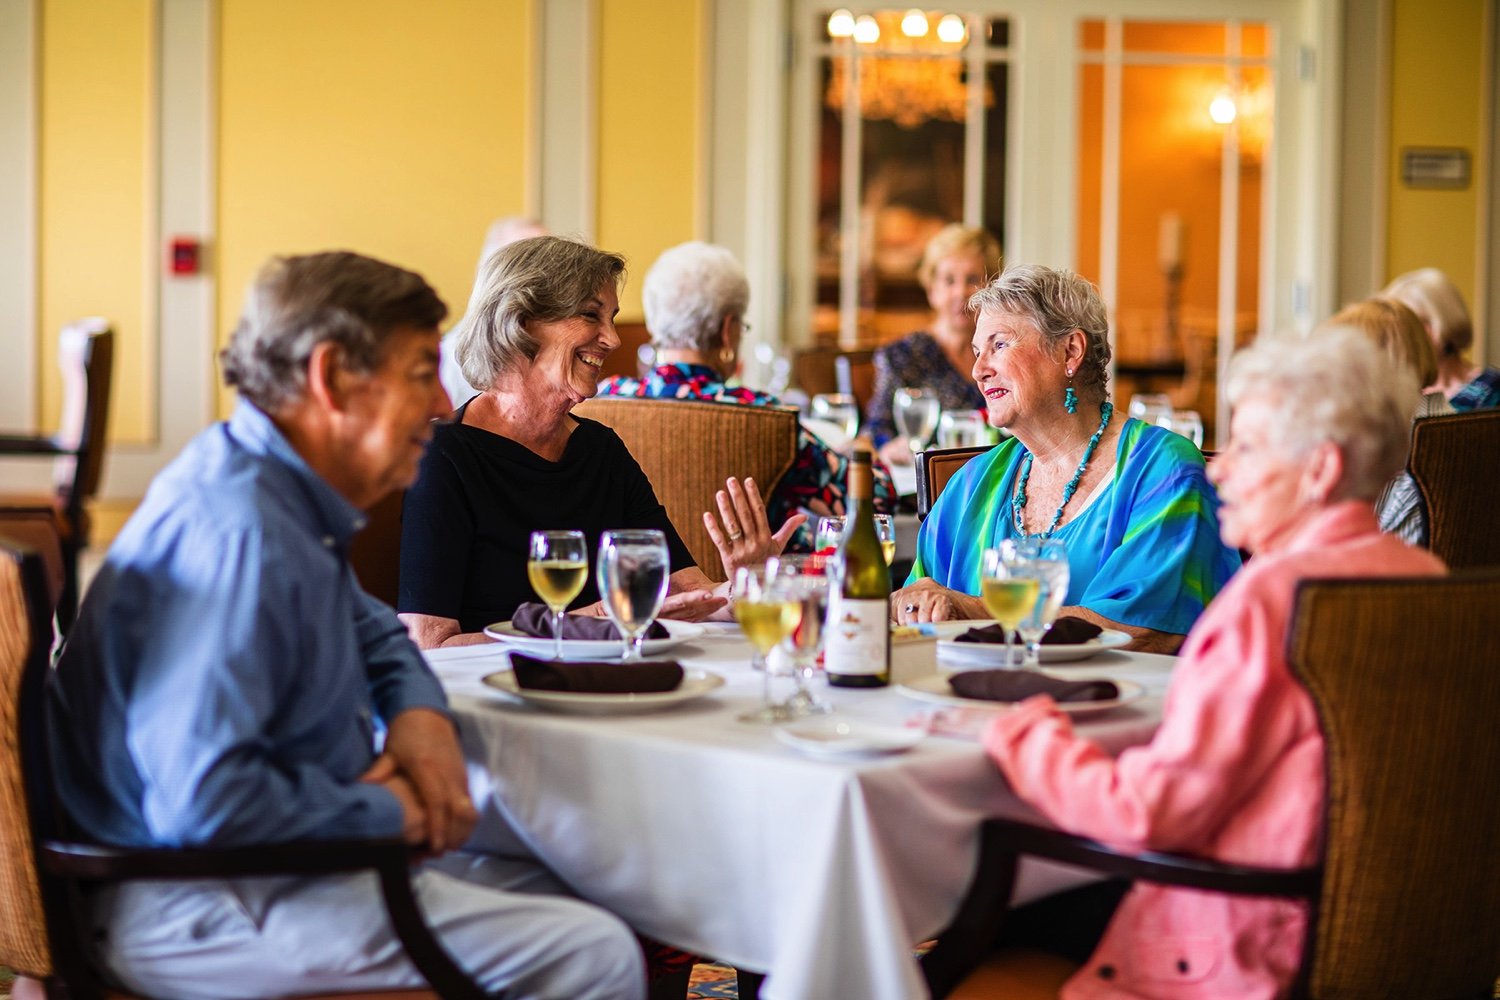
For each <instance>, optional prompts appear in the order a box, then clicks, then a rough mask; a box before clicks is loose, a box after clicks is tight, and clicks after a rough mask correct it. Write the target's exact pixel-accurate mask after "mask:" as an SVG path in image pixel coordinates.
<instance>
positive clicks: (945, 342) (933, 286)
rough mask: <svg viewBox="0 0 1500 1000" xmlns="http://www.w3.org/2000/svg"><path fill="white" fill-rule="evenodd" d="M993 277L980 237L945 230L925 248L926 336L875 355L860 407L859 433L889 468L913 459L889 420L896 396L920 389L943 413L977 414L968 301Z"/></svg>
mask: <svg viewBox="0 0 1500 1000" xmlns="http://www.w3.org/2000/svg"><path fill="white" fill-rule="evenodd" d="M998 273H1000V244H999V243H998V242H997V241H996V240H995V238H994V237H993V236H991V235H990V234H989V233H987V232H985V231H984V230H983V229H965V228H964V227H963V226H961V225H959V224H958V223H956V222H955V223H953V224H951V225H948V226H944V227H943V228H942V229H941V230H939V231H938V233H937V235H935V236H934V237H933V238H932V239H931V240H929V241H928V243H927V249H926V251H925V252H924V253H923V254H922V263H921V264H920V265H918V267H917V280H918V281H920V282H921V283H922V288H923V289H924V290H925V291H926V292H927V302H928V304H929V305H931V306H932V325H931V328H930V329H927V330H919V331H917V332H916V333H911V334H907V335H906V336H905V337H902V338H901V339H900V340H897V341H895V342H893V343H890V344H886V345H885V346H884V347H882V348H880V349H879V350H878V351H876V352H875V388H874V391H873V392H871V394H870V401H869V402H868V403H867V404H866V405H865V430H866V432H867V433H868V434H869V435H870V438H871V440H872V441H873V442H874V444H875V447H876V448H877V449H878V450H879V457H880V460H881V461H883V462H885V463H887V464H889V465H910V464H911V463H912V452H911V448H910V446H909V445H908V444H907V441H906V438H904V437H901V436H900V429H899V428H898V427H897V426H896V423H895V415H894V412H893V406H894V400H895V396H896V390H897V389H900V388H902V387H903V386H912V387H917V386H921V387H925V388H927V389H931V390H932V391H933V392H936V393H937V396H938V401H939V402H940V403H942V406H943V409H945V410H978V409H982V408H983V407H984V405H985V402H984V397H983V396H982V395H980V393H979V390H978V389H976V388H975V386H974V380H973V379H972V378H970V377H969V364H970V355H969V351H970V341H971V340H973V337H974V316H973V314H972V313H970V312H969V296H971V295H973V294H974V293H975V292H976V291H978V290H979V289H980V288H982V287H983V286H984V283H985V281H986V280H988V279H989V278H990V277H991V276H992V275H995V274H998Z"/></svg>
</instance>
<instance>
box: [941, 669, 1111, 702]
mask: <svg viewBox="0 0 1500 1000" xmlns="http://www.w3.org/2000/svg"><path fill="white" fill-rule="evenodd" d="M948 686H949V687H951V688H953V693H954V694H956V695H958V696H959V697H960V698H978V699H979V700H981V701H1024V700H1025V699H1027V698H1030V697H1031V696H1032V695H1034V694H1050V695H1051V696H1052V700H1053V701H1060V702H1061V701H1109V700H1110V699H1112V698H1118V697H1119V696H1120V688H1119V686H1118V685H1117V684H1115V682H1114V681H1106V680H1094V681H1065V680H1059V679H1058V678H1056V677H1048V676H1047V675H1046V674H1039V673H1036V672H1035V671H1031V670H966V671H964V672H963V673H960V674H954V675H953V676H952V677H949V678H948Z"/></svg>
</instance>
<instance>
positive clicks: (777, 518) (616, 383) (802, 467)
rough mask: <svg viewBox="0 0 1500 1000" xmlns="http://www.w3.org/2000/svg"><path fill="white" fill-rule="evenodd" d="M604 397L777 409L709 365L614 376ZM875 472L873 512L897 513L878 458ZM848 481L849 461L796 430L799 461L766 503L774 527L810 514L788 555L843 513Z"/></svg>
mask: <svg viewBox="0 0 1500 1000" xmlns="http://www.w3.org/2000/svg"><path fill="white" fill-rule="evenodd" d="M599 395H601V396H635V397H644V398H647V399H691V400H697V401H699V402H707V403H736V404H739V405H742V406H776V405H778V403H777V399H776V397H775V396H772V395H771V394H770V393H765V392H759V391H757V390H755V389H746V388H744V387H742V386H729V385H725V384H724V381H723V379H722V378H720V377H719V373H718V372H716V371H714V370H713V369H712V368H709V367H707V366H706V365H690V364H669V365H660V366H659V367H657V368H656V369H655V370H653V371H652V372H651V373H650V374H649V375H647V376H646V377H645V378H644V379H638V378H630V377H628V376H625V375H614V376H611V377H610V378H607V379H605V380H604V381H603V382H600V383H599ZM874 468H875V510H876V511H877V512H879V513H882V514H890V513H894V512H895V509H896V490H895V488H894V487H892V485H891V474H890V473H889V472H887V471H886V468H885V466H883V465H881V464H880V462H879V461H878V460H877V461H876V462H875V463H874ZM848 481H849V459H848V458H847V457H846V456H844V455H841V454H839V453H838V452H837V451H835V450H834V449H833V448H831V447H829V446H828V445H827V444H825V443H824V442H823V441H822V440H821V439H819V438H818V436H817V435H815V434H813V433H812V432H811V431H809V430H808V429H807V428H805V427H799V429H798V432H797V457H796V459H795V460H794V461H793V462H792V467H791V468H790V469H789V470H787V474H786V475H785V476H783V477H782V479H781V482H780V483H778V484H777V486H776V490H775V492H773V493H772V494H771V496H770V498H769V499H768V500H767V501H766V513H767V514H768V515H769V519H770V522H771V527H772V528H773V529H774V528H775V527H776V526H778V525H780V524H781V523H782V522H784V521H785V520H786V519H787V518H788V517H790V516H792V515H793V514H796V513H798V512H801V513H804V514H807V515H808V522H807V523H806V524H804V525H803V526H802V527H800V528H798V529H797V533H796V534H795V535H793V536H792V540H791V541H790V542H789V543H788V545H787V551H789V552H809V551H811V550H812V542H813V532H814V530H816V528H817V519H818V518H819V517H825V516H828V515H835V516H841V515H842V514H843V513H844V490H845V485H846V484H847V483H848Z"/></svg>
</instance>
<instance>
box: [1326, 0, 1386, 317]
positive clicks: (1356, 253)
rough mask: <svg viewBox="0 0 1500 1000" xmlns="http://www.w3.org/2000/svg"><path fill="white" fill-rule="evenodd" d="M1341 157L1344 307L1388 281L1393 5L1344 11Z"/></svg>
mask: <svg viewBox="0 0 1500 1000" xmlns="http://www.w3.org/2000/svg"><path fill="white" fill-rule="evenodd" d="M1343 35H1344V38H1343V44H1342V46H1341V48H1342V59H1341V60H1340V62H1341V69H1342V74H1341V75H1342V77H1343V79H1342V84H1341V90H1342V95H1341V96H1342V111H1343V121H1342V124H1341V135H1342V141H1341V142H1340V144H1339V147H1340V148H1339V153H1340V157H1341V160H1342V162H1341V163H1340V165H1339V176H1340V183H1339V199H1338V201H1339V246H1338V252H1339V271H1338V295H1337V299H1338V301H1339V302H1352V301H1354V300H1356V299H1361V298H1364V297H1365V296H1367V295H1371V294H1373V293H1375V292H1376V291H1378V290H1379V289H1380V288H1381V287H1382V286H1383V285H1384V284H1385V278H1386V234H1387V232H1388V229H1387V227H1388V225H1389V219H1390V155H1389V149H1390V133H1391V3H1390V0H1368V2H1362V3H1350V4H1345V5H1344V24H1343Z"/></svg>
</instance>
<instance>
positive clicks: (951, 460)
mask: <svg viewBox="0 0 1500 1000" xmlns="http://www.w3.org/2000/svg"><path fill="white" fill-rule="evenodd" d="M993 447H994V445H990V444H985V445H974V446H971V447H966V448H929V449H928V450H927V451H923V452H918V453H917V517H919V518H922V519H923V520H925V519H926V518H927V515H928V514H930V513H932V505H933V504H935V503H937V498H938V495H939V494H940V493H942V492H943V487H944V486H947V485H948V480H949V479H951V478H953V474H954V473H955V472H957V471H958V470H959V469H961V468H963V466H964V465H965V464H967V463H968V461H969V460H970V459H971V458H974V457H975V456H976V455H983V454H984V453H985V452H987V451H989V450H990V449H991V448H993Z"/></svg>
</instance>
